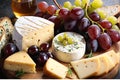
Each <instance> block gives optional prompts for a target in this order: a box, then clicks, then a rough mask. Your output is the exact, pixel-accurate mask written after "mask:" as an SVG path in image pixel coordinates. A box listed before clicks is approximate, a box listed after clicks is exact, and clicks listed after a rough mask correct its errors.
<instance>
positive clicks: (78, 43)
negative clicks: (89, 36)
mask: <svg viewBox="0 0 120 80" xmlns="http://www.w3.org/2000/svg"><path fill="white" fill-rule="evenodd" d="M64 33H65V34H67V35H68V36H69V37H70V38H72V39H73V41H74V43H73V44H70V45H66V46H64V45H62V44H60V42H59V40H58V36H63V35H64ZM85 47H86V42H85V39H84V37H83V36H81V35H79V34H77V33H74V32H63V33H60V34H58V35H57V36H55V37H54V39H53V42H52V51H53V53H54V56H55V57H56V58H57V59H58V60H60V61H63V62H70V61H74V60H79V59H80V58H82V57H83V56H84V54H85V49H86V48H85Z"/></svg>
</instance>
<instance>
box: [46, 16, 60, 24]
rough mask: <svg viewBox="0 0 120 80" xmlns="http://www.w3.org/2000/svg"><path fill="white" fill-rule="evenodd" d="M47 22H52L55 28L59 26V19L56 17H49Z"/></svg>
mask: <svg viewBox="0 0 120 80" xmlns="http://www.w3.org/2000/svg"><path fill="white" fill-rule="evenodd" d="M48 20H49V21H52V22H53V23H55V26H59V25H60V24H61V22H62V21H61V18H59V17H57V16H51V17H49V18H48Z"/></svg>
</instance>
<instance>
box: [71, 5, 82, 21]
mask: <svg viewBox="0 0 120 80" xmlns="http://www.w3.org/2000/svg"><path fill="white" fill-rule="evenodd" d="M69 15H70V17H71V18H72V19H74V20H79V19H81V18H83V17H84V10H83V9H82V8H79V7H76V8H73V9H72V10H71V12H70V14H69Z"/></svg>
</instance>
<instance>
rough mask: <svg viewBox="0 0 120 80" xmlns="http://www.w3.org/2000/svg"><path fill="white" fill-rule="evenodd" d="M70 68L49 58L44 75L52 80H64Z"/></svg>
mask: <svg viewBox="0 0 120 80" xmlns="http://www.w3.org/2000/svg"><path fill="white" fill-rule="evenodd" d="M67 72H68V68H67V67H66V66H64V65H63V64H61V63H59V62H58V61H56V60H54V59H52V58H49V59H48V60H47V62H46V64H45V66H44V69H43V73H44V74H45V75H47V76H50V77H52V78H59V79H63V78H65V77H66V75H67Z"/></svg>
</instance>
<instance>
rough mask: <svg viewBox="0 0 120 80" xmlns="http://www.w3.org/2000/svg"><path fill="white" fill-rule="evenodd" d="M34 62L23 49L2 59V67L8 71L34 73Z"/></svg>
mask: <svg viewBox="0 0 120 80" xmlns="http://www.w3.org/2000/svg"><path fill="white" fill-rule="evenodd" d="M35 67H36V64H35V63H34V61H33V60H32V59H31V57H30V56H29V55H28V54H27V53H26V52H24V51H20V52H17V53H14V54H12V55H11V56H9V57H8V58H6V59H5V61H4V69H5V70H10V71H21V70H22V71H23V72H26V73H36V68H35Z"/></svg>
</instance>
